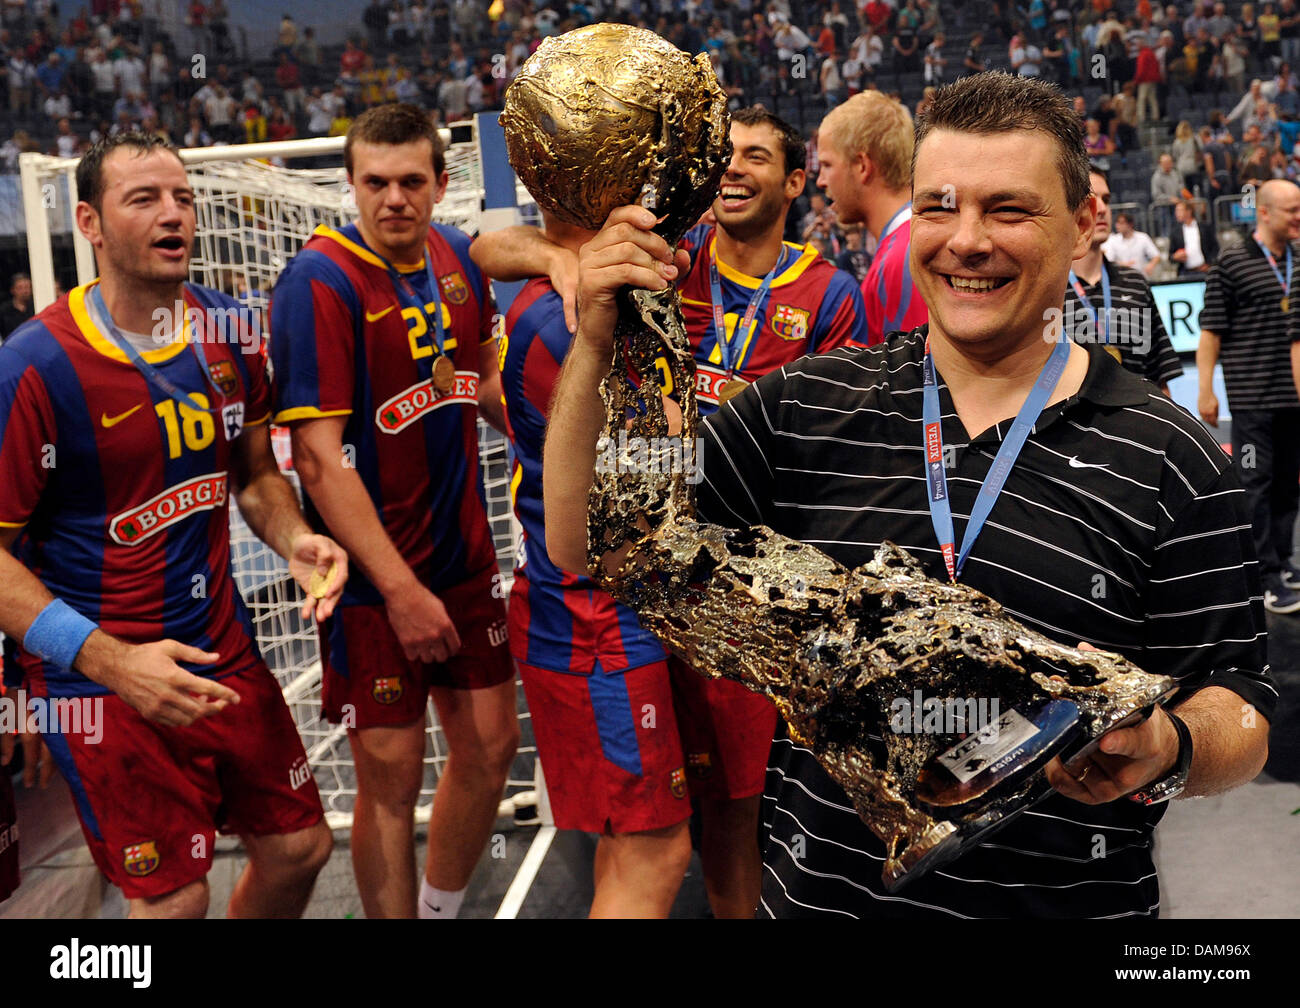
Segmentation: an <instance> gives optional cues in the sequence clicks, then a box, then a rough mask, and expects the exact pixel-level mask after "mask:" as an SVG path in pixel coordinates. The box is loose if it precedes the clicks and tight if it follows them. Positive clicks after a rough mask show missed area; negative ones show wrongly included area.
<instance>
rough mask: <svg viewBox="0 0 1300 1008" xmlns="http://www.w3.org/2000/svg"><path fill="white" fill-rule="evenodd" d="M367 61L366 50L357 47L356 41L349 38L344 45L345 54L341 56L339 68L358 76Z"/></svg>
mask: <svg viewBox="0 0 1300 1008" xmlns="http://www.w3.org/2000/svg"><path fill="white" fill-rule="evenodd" d="M365 62H366V54H365V51H364V50H362V49H359V48H357V45H356V43H355V42H353V41H352V40H351V39H348V40H347V42H346V43H344V45H343V54H342V55H341V56H339V70H341V71H342V72H343V73H345V74H351V75H353V76H356V74H357V73H359V72H360V70H361V67H362V66H363V65H364V64H365Z"/></svg>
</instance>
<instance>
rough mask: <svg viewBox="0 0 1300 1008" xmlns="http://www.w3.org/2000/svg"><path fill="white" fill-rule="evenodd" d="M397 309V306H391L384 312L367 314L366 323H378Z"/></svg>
mask: <svg viewBox="0 0 1300 1008" xmlns="http://www.w3.org/2000/svg"><path fill="white" fill-rule="evenodd" d="M396 307H397V305H389V306H388V307H387V308H385V309H384V310H383V311H380V312H375V313H373V314H371V313H370V312H366V321H367V322H378V321H379V320H380V319H381V318H383V317H384V316H385V315H387V314H388V313H389V312H390V311H392V310H393V309H394V308H396Z"/></svg>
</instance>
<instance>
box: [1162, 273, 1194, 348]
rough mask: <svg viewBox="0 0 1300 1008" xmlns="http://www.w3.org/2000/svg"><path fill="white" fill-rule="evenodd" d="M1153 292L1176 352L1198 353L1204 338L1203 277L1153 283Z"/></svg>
mask: <svg viewBox="0 0 1300 1008" xmlns="http://www.w3.org/2000/svg"><path fill="white" fill-rule="evenodd" d="M1151 293H1152V295H1154V296H1155V299H1156V308H1157V309H1158V310H1159V311H1160V319H1161V321H1163V322H1164V324H1165V332H1167V333H1169V339H1170V342H1172V343H1173V345H1174V350H1175V351H1176V352H1177V353H1180V354H1183V353H1196V344H1197V343H1198V342H1199V341H1200V338H1201V326H1200V321H1199V320H1200V317H1201V305H1202V304H1204V302H1205V281H1204V280H1171V281H1169V282H1168V283H1154V284H1152V285H1151Z"/></svg>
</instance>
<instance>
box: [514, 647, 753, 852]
mask: <svg viewBox="0 0 1300 1008" xmlns="http://www.w3.org/2000/svg"><path fill="white" fill-rule="evenodd" d="M674 664H677V663H676V662H674V661H673V660H671V659H670V660H669V661H668V662H656V663H655V664H653V665H644V666H642V667H640V668H635V669H626V670H623V671H620V672H613V673H607V672H605V671H604V670H603V669H601V668H600V665H599V663H597V665H596V668H595V670H594V671H593V672H592V673H591V674H590V675H575V674H573V673H570V672H555V671H552V670H550V669H541V668H536V667H534V666H531V665H526V664H524V663H523V662H520V663H519V671H520V675H521V677H522V678H523V683H524V694H525V696H526V697H527V699H528V710H529V712H530V714H531V716H532V723H533V735H534V737H535V738H536V740H537V753H538V757H539V758H540V759H541V761H542V768H543V770H544V771H545V773H546V788H547V792H548V795H549V798H550V803H551V812H552V814H553V816H554V818H555V825H556V826H559V827H560V828H561V829H581V830H587V831H588V832H592V833H638V832H643V831H645V830H652V829H663V828H666V827H668V826H673V825H676V824H677V823H679V822H682V821H683V820H685V819H686V818H688V817H689V816H690V812H691V809H690V802H689V800H688V799H689V796H690V795H692V794H694V795H697V796H703V797H711V798H724V799H735V798H748V797H752V796H753V795H756V794H759V793H761V792H762V790H763V782H764V777H765V774H766V771H767V756H768V750H769V749H770V748H771V745H772V736H773V734H774V732H775V729H776V708H775V707H773V706H772V704H771V702H770V701H768V700H766V699H764V698H763V697H759V696H756V695H754V694H752V693H750V692H749V691H748V690H746V689H744V687H742V686H738V685H736V684H734V683H729V682H721V681H707V680H705V679H704V678H703V677H702V676H699V675H697V674H696V673H694V672H691V671H690V670H689V669H687V668H686V667H685V666H680V667H679V668H678V669H672V667H671V666H672V665H674ZM687 677H690V678H687Z"/></svg>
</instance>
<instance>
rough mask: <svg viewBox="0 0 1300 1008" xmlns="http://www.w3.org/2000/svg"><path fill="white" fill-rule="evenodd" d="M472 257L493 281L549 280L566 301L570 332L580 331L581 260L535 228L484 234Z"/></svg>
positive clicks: (515, 228) (511, 229) (565, 309)
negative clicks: (543, 278) (579, 280)
mask: <svg viewBox="0 0 1300 1008" xmlns="http://www.w3.org/2000/svg"><path fill="white" fill-rule="evenodd" d="M469 254H470V257H471V258H473V260H474V262H475V263H476V264H477V265H478V267H479V269H481V270H482V271H483V272H484V273H486V274H487V275H488V276H490V277H491V278H492V279H493V280H530V279H532V278H533V277H535V276H546V277H549V278H550V281H551V286H552V287H554V288H555V292H556V293H557V294H559V295H560V298H561V299H562V300H563V301H564V322H565V324H566V325H567V326H568V327H569V332H576V331H577V328H578V257H577V256H575V255H574V254H573V253H572V252H570V251H569V250H568V249H567V248H565V247H564V246H563V245H557V244H556V243H555V242H553V241H551V240H550V239H549V238H547V237H546V235H545V234H544V233H543V232H541V231H539V230H538V229H537V228H534V227H525V226H523V225H521V226H519V227H509V228H503V229H502V230H500V231H491V232H489V233H487V234H481V235H479V236H478V237H477V238H475V239H474V243H473V244H472V245H470V247H469Z"/></svg>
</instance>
